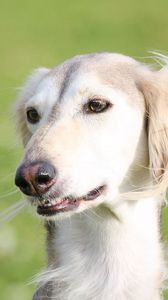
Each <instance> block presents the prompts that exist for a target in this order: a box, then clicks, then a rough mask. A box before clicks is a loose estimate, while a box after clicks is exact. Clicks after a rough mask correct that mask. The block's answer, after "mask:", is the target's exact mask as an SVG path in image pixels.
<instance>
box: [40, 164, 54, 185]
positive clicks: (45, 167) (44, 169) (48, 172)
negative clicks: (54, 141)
mask: <svg viewBox="0 0 168 300" xmlns="http://www.w3.org/2000/svg"><path fill="white" fill-rule="evenodd" d="M55 176H56V171H55V168H54V167H53V166H52V165H50V164H49V163H47V162H45V163H43V164H42V166H40V168H39V169H38V172H37V174H36V182H37V183H38V184H45V185H47V184H49V183H50V182H51V181H52V180H53V179H54V178H55Z"/></svg>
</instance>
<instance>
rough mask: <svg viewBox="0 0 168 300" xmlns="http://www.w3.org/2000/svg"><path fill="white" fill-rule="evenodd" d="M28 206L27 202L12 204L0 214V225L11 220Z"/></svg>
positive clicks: (21, 201)
mask: <svg viewBox="0 0 168 300" xmlns="http://www.w3.org/2000/svg"><path fill="white" fill-rule="evenodd" d="M27 205H28V202H27V201H25V200H23V199H22V200H20V201H19V202H17V203H14V204H13V205H11V206H10V207H8V208H7V209H5V210H4V211H2V212H1V213H0V225H3V224H4V223H6V222H8V221H10V220H12V219H13V218H14V217H15V216H16V215H17V214H18V213H19V212H20V211H21V210H23V208H25V207H26V206H27Z"/></svg>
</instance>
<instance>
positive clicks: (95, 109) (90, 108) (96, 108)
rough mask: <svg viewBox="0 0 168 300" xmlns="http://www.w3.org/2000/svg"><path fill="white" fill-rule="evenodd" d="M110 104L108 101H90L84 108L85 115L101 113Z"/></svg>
mask: <svg viewBox="0 0 168 300" xmlns="http://www.w3.org/2000/svg"><path fill="white" fill-rule="evenodd" d="M111 106H112V104H111V103H110V102H108V101H105V100H101V99H93V100H90V101H89V102H88V103H87V104H86V107H85V111H86V112H87V113H101V112H104V111H106V110H107V109H108V108H110V107H111Z"/></svg>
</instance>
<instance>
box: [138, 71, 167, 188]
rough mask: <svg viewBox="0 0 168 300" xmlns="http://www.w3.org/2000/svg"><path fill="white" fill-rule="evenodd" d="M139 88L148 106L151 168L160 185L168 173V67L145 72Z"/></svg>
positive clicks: (147, 118)
mask: <svg viewBox="0 0 168 300" xmlns="http://www.w3.org/2000/svg"><path fill="white" fill-rule="evenodd" d="M145 73H146V74H145ZM139 88H140V91H141V92H142V93H143V95H144V99H145V104H146V120H147V134H148V147H149V159H150V168H151V171H152V175H153V177H154V180H155V181H156V182H158V183H159V182H161V181H162V179H163V177H164V175H165V174H166V171H168V67H164V68H163V69H161V70H160V71H155V72H153V71H147V72H144V73H143V76H142V77H141V80H140V83H139ZM167 185H168V182H167Z"/></svg>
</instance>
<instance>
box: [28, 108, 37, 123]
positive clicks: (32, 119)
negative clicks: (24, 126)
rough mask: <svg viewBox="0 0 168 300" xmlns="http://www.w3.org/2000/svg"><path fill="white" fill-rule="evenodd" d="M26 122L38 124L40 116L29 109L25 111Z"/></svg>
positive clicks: (32, 109)
mask: <svg viewBox="0 0 168 300" xmlns="http://www.w3.org/2000/svg"><path fill="white" fill-rule="evenodd" d="M26 114H27V120H28V122H30V123H31V124H35V123H38V122H39V120H40V115H39V114H38V112H37V110H36V109H35V108H29V109H28V110H27V113H26Z"/></svg>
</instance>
